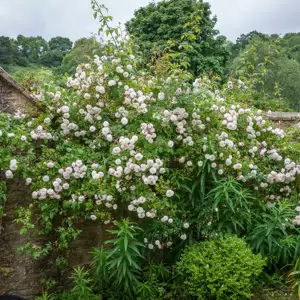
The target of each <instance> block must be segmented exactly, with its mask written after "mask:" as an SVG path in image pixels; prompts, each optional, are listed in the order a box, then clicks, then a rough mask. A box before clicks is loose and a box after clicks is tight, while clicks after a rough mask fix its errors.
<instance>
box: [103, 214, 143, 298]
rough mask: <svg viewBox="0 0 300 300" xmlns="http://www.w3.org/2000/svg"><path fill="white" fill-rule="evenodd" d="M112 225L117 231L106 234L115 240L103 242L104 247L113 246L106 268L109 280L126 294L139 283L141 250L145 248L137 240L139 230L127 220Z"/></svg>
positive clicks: (109, 251) (109, 252)
mask: <svg viewBox="0 0 300 300" xmlns="http://www.w3.org/2000/svg"><path fill="white" fill-rule="evenodd" d="M114 225H115V226H116V227H117V229H113V230H108V232H110V233H111V234H113V235H115V236H116V238H114V239H112V240H108V241H106V242H105V244H106V245H109V244H111V245H112V246H113V248H111V249H109V250H108V255H107V268H108V270H109V272H110V278H113V279H115V280H116V284H118V285H119V286H121V287H123V288H124V290H125V291H126V292H127V291H128V292H131V291H132V290H134V289H135V284H136V283H137V282H138V281H139V275H140V272H141V267H140V265H139V263H140V261H141V260H142V259H143V256H142V254H141V249H142V248H144V247H145V246H144V244H142V243H140V242H139V241H138V239H137V235H138V234H139V231H141V229H140V228H139V227H138V226H136V225H135V223H133V222H130V221H129V220H128V219H123V220H121V221H120V222H118V221H115V222H114Z"/></svg>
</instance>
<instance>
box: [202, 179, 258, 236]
mask: <svg viewBox="0 0 300 300" xmlns="http://www.w3.org/2000/svg"><path fill="white" fill-rule="evenodd" d="M254 200H255V198H254V197H253V195H252V194H251V193H250V191H249V190H248V189H246V188H244V187H243V186H242V184H241V183H239V182H238V181H237V180H236V179H233V178H228V179H224V180H219V181H217V182H216V187H215V188H213V189H211V190H210V191H209V193H208V194H207V196H206V199H205V201H204V204H203V209H202V212H206V213H208V215H210V216H214V220H213V222H214V223H215V224H213V226H214V227H216V229H217V231H222V232H226V231H227V232H228V233H241V232H245V231H246V229H247V227H248V226H249V225H250V224H251V218H252V216H251V208H252V207H253V205H254Z"/></svg>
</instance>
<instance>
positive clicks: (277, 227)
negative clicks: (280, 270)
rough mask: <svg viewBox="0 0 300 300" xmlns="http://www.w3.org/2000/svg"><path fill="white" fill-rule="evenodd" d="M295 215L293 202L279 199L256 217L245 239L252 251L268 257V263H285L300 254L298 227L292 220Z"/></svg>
mask: <svg viewBox="0 0 300 300" xmlns="http://www.w3.org/2000/svg"><path fill="white" fill-rule="evenodd" d="M295 215H296V212H295V208H294V205H293V203H289V202H287V201H281V202H279V203H277V205H275V204H273V205H271V207H270V210H269V211H266V212H265V213H263V214H262V219H261V218H257V220H256V222H255V225H254V226H253V230H252V231H251V232H250V233H249V235H248V236H247V240H248V242H249V243H250V245H251V246H252V248H253V249H254V251H256V252H259V253H261V254H262V255H263V256H265V257H267V258H268V261H269V263H274V264H277V263H281V264H282V265H286V264H288V263H290V262H291V261H293V260H295V259H297V258H298V256H299V254H300V246H299V245H300V244H299V243H300V238H299V229H298V228H297V227H295V225H294V224H293V222H292V220H293V219H294V217H295Z"/></svg>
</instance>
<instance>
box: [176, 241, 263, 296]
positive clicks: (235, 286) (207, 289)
mask: <svg viewBox="0 0 300 300" xmlns="http://www.w3.org/2000/svg"><path fill="white" fill-rule="evenodd" d="M264 264H265V261H264V260H263V259H262V257H261V255H260V254H259V255H254V254H253V253H252V251H251V249H250V248H249V247H248V246H247V244H246V243H245V242H244V241H243V240H242V239H239V238H237V237H235V236H225V237H221V238H218V239H212V240H209V241H205V242H201V243H198V244H194V245H191V246H189V247H188V248H187V249H186V250H185V251H184V253H183V255H182V257H181V260H180V261H179V262H178V264H177V270H178V271H179V272H180V274H181V276H182V281H183V284H182V289H183V292H184V293H187V294H189V295H191V296H193V297H196V298H197V299H219V300H221V299H236V300H237V299H250V298H251V290H252V287H253V281H254V280H255V278H256V277H257V276H258V275H259V274H260V273H261V272H262V270H263V266H264Z"/></svg>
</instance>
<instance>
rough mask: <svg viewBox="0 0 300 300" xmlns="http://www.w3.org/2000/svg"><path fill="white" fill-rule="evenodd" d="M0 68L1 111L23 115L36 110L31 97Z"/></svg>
mask: <svg viewBox="0 0 300 300" xmlns="http://www.w3.org/2000/svg"><path fill="white" fill-rule="evenodd" d="M7 76H8V75H7V73H5V71H4V70H3V69H1V68H0V111H4V112H8V113H12V114H14V113H16V112H17V111H20V112H22V113H25V112H28V111H29V110H32V109H36V108H35V105H34V102H33V101H32V100H31V96H30V94H29V93H28V92H26V90H24V89H23V88H22V87H21V86H19V85H18V84H17V83H16V82H15V81H14V80H13V79H12V78H10V77H7Z"/></svg>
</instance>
